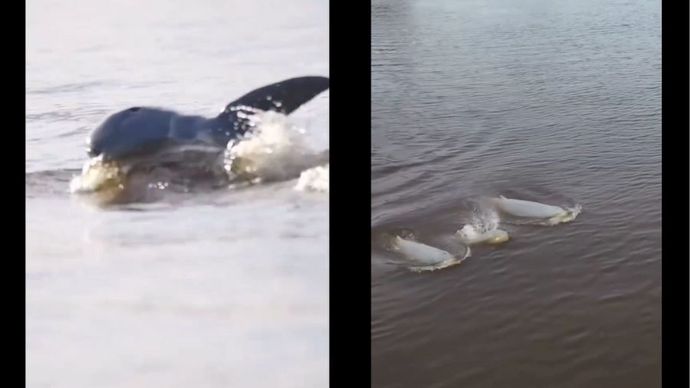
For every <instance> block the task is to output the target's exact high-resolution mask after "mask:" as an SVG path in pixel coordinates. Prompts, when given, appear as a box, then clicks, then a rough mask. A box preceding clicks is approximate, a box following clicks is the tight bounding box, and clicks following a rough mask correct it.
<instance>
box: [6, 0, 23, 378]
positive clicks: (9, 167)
mask: <svg viewBox="0 0 690 388" xmlns="http://www.w3.org/2000/svg"><path fill="white" fill-rule="evenodd" d="M5 14H6V15H7V16H8V17H7V18H6V20H5V22H4V23H2V28H1V29H2V36H3V37H4V39H3V50H2V53H3V58H4V60H3V65H2V67H1V72H0V74H2V79H3V98H2V105H3V109H2V111H3V120H2V127H3V130H2V133H3V134H4V141H3V142H2V144H3V146H2V152H0V163H1V166H2V167H1V168H0V171H1V174H2V180H3V184H2V190H1V192H2V195H0V198H2V199H1V201H2V202H1V203H2V204H3V211H2V219H3V224H4V226H3V227H2V229H3V233H2V235H3V239H2V245H1V247H2V250H3V255H2V261H3V267H2V281H0V284H1V285H2V286H1V287H0V295H2V311H3V314H2V332H3V336H4V338H5V341H4V342H5V343H4V345H3V347H2V353H3V357H2V359H3V362H2V363H1V364H2V372H4V373H3V375H4V376H5V380H6V382H5V383H4V384H3V385H6V386H15V387H24V386H26V367H27V353H26V144H27V143H26V142H27V134H26V63H27V61H28V58H27V56H26V40H27V32H26V7H25V3H24V2H21V3H19V2H16V3H13V4H7V7H6V9H5Z"/></svg>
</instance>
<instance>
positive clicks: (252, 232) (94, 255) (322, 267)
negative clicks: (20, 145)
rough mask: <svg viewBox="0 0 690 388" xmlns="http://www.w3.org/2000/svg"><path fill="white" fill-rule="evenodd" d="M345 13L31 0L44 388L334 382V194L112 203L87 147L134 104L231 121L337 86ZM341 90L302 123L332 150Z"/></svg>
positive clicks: (35, 341)
mask: <svg viewBox="0 0 690 388" xmlns="http://www.w3.org/2000/svg"><path fill="white" fill-rule="evenodd" d="M328 12H329V11H328V2H324V1H317V0H297V1H294V2H290V3H289V4H287V3H285V2H277V1H272V0H261V1H256V2H228V1H220V0H208V1H203V2H189V1H178V0H174V1H162V0H154V1H151V2H138V1H132V0H125V1H119V2H107V1H83V0H78V1H64V0H36V1H31V2H29V3H27V31H26V32H27V44H26V50H27V57H26V72H27V84H26V89H27V91H26V93H27V94H26V105H27V112H26V126H27V139H26V152H27V160H26V212H27V214H26V235H27V241H26V249H27V258H26V282H27V298H26V308H27V311H26V320H27V332H26V350H27V353H26V361H27V368H26V378H27V387H48V386H49V387H192V386H193V387H229V386H245V387H249V386H251V387H274V386H281V387H323V386H325V385H326V384H327V382H328V351H329V349H328V333H329V332H328V308H329V306H328V267H329V266H328V233H329V228H328V208H329V203H328V195H327V194H326V195H323V194H319V193H305V192H298V191H296V190H294V186H295V182H296V181H295V180H292V181H289V182H282V183H276V184H271V185H257V186H254V187H253V188H250V189H245V190H217V191H214V192H207V193H198V194H197V195H191V194H190V195H178V196H175V197H173V198H171V199H170V200H167V201H163V202H160V203H155V204H148V205H131V206H128V207H113V208H107V209H103V208H98V207H94V206H92V205H90V204H88V203H84V202H83V201H80V200H79V198H75V197H74V196H73V195H71V194H70V193H69V181H70V179H71V178H72V176H73V175H75V174H78V173H79V171H80V169H81V168H82V165H83V163H84V162H85V161H86V152H85V140H86V136H87V134H88V133H89V131H90V130H92V129H93V128H94V127H95V126H97V125H98V124H99V123H100V122H101V121H102V120H104V119H105V118H106V117H107V115H108V114H110V113H114V112H116V111H118V110H121V109H125V108H128V107H130V106H141V105H143V106H156V107H163V108H170V109H175V110H177V111H179V112H181V113H187V114H201V115H205V116H213V115H216V114H217V113H218V112H219V111H220V110H221V109H222V108H223V107H224V106H225V105H226V104H227V103H228V102H230V101H232V100H234V99H235V98H237V97H239V96H241V95H243V94H244V93H246V92H249V91H250V90H252V89H254V88H257V87H260V86H264V85H266V84H269V83H273V82H277V81H280V80H282V79H285V78H290V77H295V76H302V75H323V76H328V71H329V63H328V50H329V44H328ZM328 114H329V112H328V92H326V93H323V94H322V95H320V96H319V97H317V98H316V99H314V100H313V101H311V102H310V103H308V104H307V105H305V106H304V107H302V108H300V110H298V111H297V112H295V113H294V114H293V115H292V116H291V117H290V119H291V120H292V121H293V122H294V123H296V124H297V125H299V126H300V127H302V128H304V129H305V130H306V132H307V134H308V137H309V140H310V141H311V142H312V143H313V146H314V147H315V148H317V149H328V122H329V117H328Z"/></svg>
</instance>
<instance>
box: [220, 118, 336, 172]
mask: <svg viewBox="0 0 690 388" xmlns="http://www.w3.org/2000/svg"><path fill="white" fill-rule="evenodd" d="M252 121H253V123H254V129H253V130H252V131H251V132H250V133H248V134H247V135H245V136H244V137H243V138H242V139H240V140H239V141H231V142H230V143H228V146H227V150H226V153H225V170H226V171H227V172H228V174H230V176H231V177H236V176H238V177H241V178H245V179H248V180H252V181H254V182H257V183H258V182H264V181H276V180H286V179H292V178H296V177H297V176H299V174H300V173H301V172H302V171H304V170H306V169H309V168H312V167H314V166H315V165H318V164H322V163H323V161H321V163H317V161H318V159H319V155H320V154H319V153H317V152H315V151H314V150H313V149H312V148H311V147H310V146H309V145H308V143H307V136H306V131H305V130H304V129H303V128H300V127H297V126H296V125H294V124H291V123H290V122H289V120H288V118H287V117H286V116H285V115H283V114H280V113H276V112H261V113H258V114H256V115H254V116H252Z"/></svg>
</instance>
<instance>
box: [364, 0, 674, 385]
mask: <svg viewBox="0 0 690 388" xmlns="http://www.w3.org/2000/svg"><path fill="white" fill-rule="evenodd" d="M660 69H661V25H660V3H659V2H658V1H647V0H615V1H608V2H598V1H591V0H586V1H578V2H549V1H537V0H534V1H533V0H520V1H509V0H490V1H472V0H462V1H454V0H438V1H424V0H402V1H392V0H374V1H373V2H372V180H373V181H372V243H373V244H372V245H373V250H372V264H371V271H372V284H371V292H372V322H371V326H372V334H371V336H372V357H373V360H372V373H373V379H372V381H373V386H375V387H377V388H384V387H391V388H392V387H659V386H660V378H661V350H660V349H661V97H660V94H661V76H660ZM498 195H505V196H507V197H511V198H519V199H526V200H532V201H538V202H543V203H548V204H554V205H573V204H580V205H581V206H582V213H581V214H580V215H579V216H578V217H577V218H576V219H575V220H574V221H572V222H570V223H566V224H561V225H556V226H550V227H545V226H534V225H520V224H514V223H508V222H505V223H504V222H503V220H501V221H499V222H500V223H501V228H502V229H505V230H506V231H507V232H508V233H509V234H510V235H511V240H510V241H508V242H507V243H504V244H501V245H498V246H481V245H479V246H476V247H472V248H473V249H472V255H471V256H470V257H469V258H468V259H466V260H465V261H464V262H462V263H461V264H460V265H457V266H453V267H450V268H446V269H443V270H439V271H434V272H426V273H414V272H410V271H409V270H407V268H406V266H405V265H404V263H405V261H404V259H401V258H400V257H398V256H396V255H395V254H394V253H391V252H390V251H389V250H387V249H386V245H385V243H384V242H383V241H384V240H385V239H384V238H383V237H382V236H387V235H391V234H396V233H401V231H406V233H409V232H412V233H413V234H414V235H415V236H416V238H417V239H418V240H419V241H421V242H423V243H426V244H429V245H432V246H436V247H442V248H444V249H450V248H448V246H449V244H451V242H452V241H453V233H455V231H456V230H458V229H459V228H460V227H462V225H463V224H464V223H467V222H470V221H471V214H472V209H473V208H474V206H475V204H476V202H477V200H478V199H481V198H483V197H486V196H498Z"/></svg>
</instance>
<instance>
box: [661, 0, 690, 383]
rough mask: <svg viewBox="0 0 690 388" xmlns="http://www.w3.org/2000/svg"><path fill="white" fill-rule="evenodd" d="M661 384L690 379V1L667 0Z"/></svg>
mask: <svg viewBox="0 0 690 388" xmlns="http://www.w3.org/2000/svg"><path fill="white" fill-rule="evenodd" d="M661 14H662V18H661V24H662V28H661V30H662V31H661V35H662V49H661V52H662V56H661V68H662V70H661V79H662V93H661V94H662V105H661V106H662V131H663V133H662V143H663V146H662V149H663V157H662V193H663V197H662V211H663V213H662V285H661V294H662V314H661V326H662V329H661V331H662V333H661V338H662V345H661V346H662V347H661V350H662V352H661V353H662V362H661V368H662V385H663V386H664V387H688V386H690V381H689V380H688V377H689V376H690V371H689V367H690V365H689V364H690V362H689V361H690V360H689V357H688V356H689V355H690V348H689V346H690V341H689V336H688V333H689V332H690V326H689V321H688V314H689V313H688V309H689V308H690V299H689V298H688V296H689V295H690V287H689V286H688V284H689V283H688V279H689V278H690V267H689V265H688V263H689V261H690V255H689V254H688V247H689V245H688V238H689V236H690V234H689V233H688V222H689V220H690V218H686V214H688V215H690V211H689V209H688V203H689V202H690V196H689V194H688V178H689V170H688V165H689V163H690V159H689V158H688V149H689V148H690V142H689V138H688V132H689V131H690V125H689V122H688V117H689V115H690V105H689V102H690V100H689V99H688V95H689V92H690V91H689V89H688V86H689V85H688V81H689V77H688V73H689V72H690V67H688V66H689V63H688V48H689V47H688V43H689V41H688V35H689V34H690V29H689V28H688V18H689V17H690V12H689V9H688V2H687V1H671V0H662V10H661Z"/></svg>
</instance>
